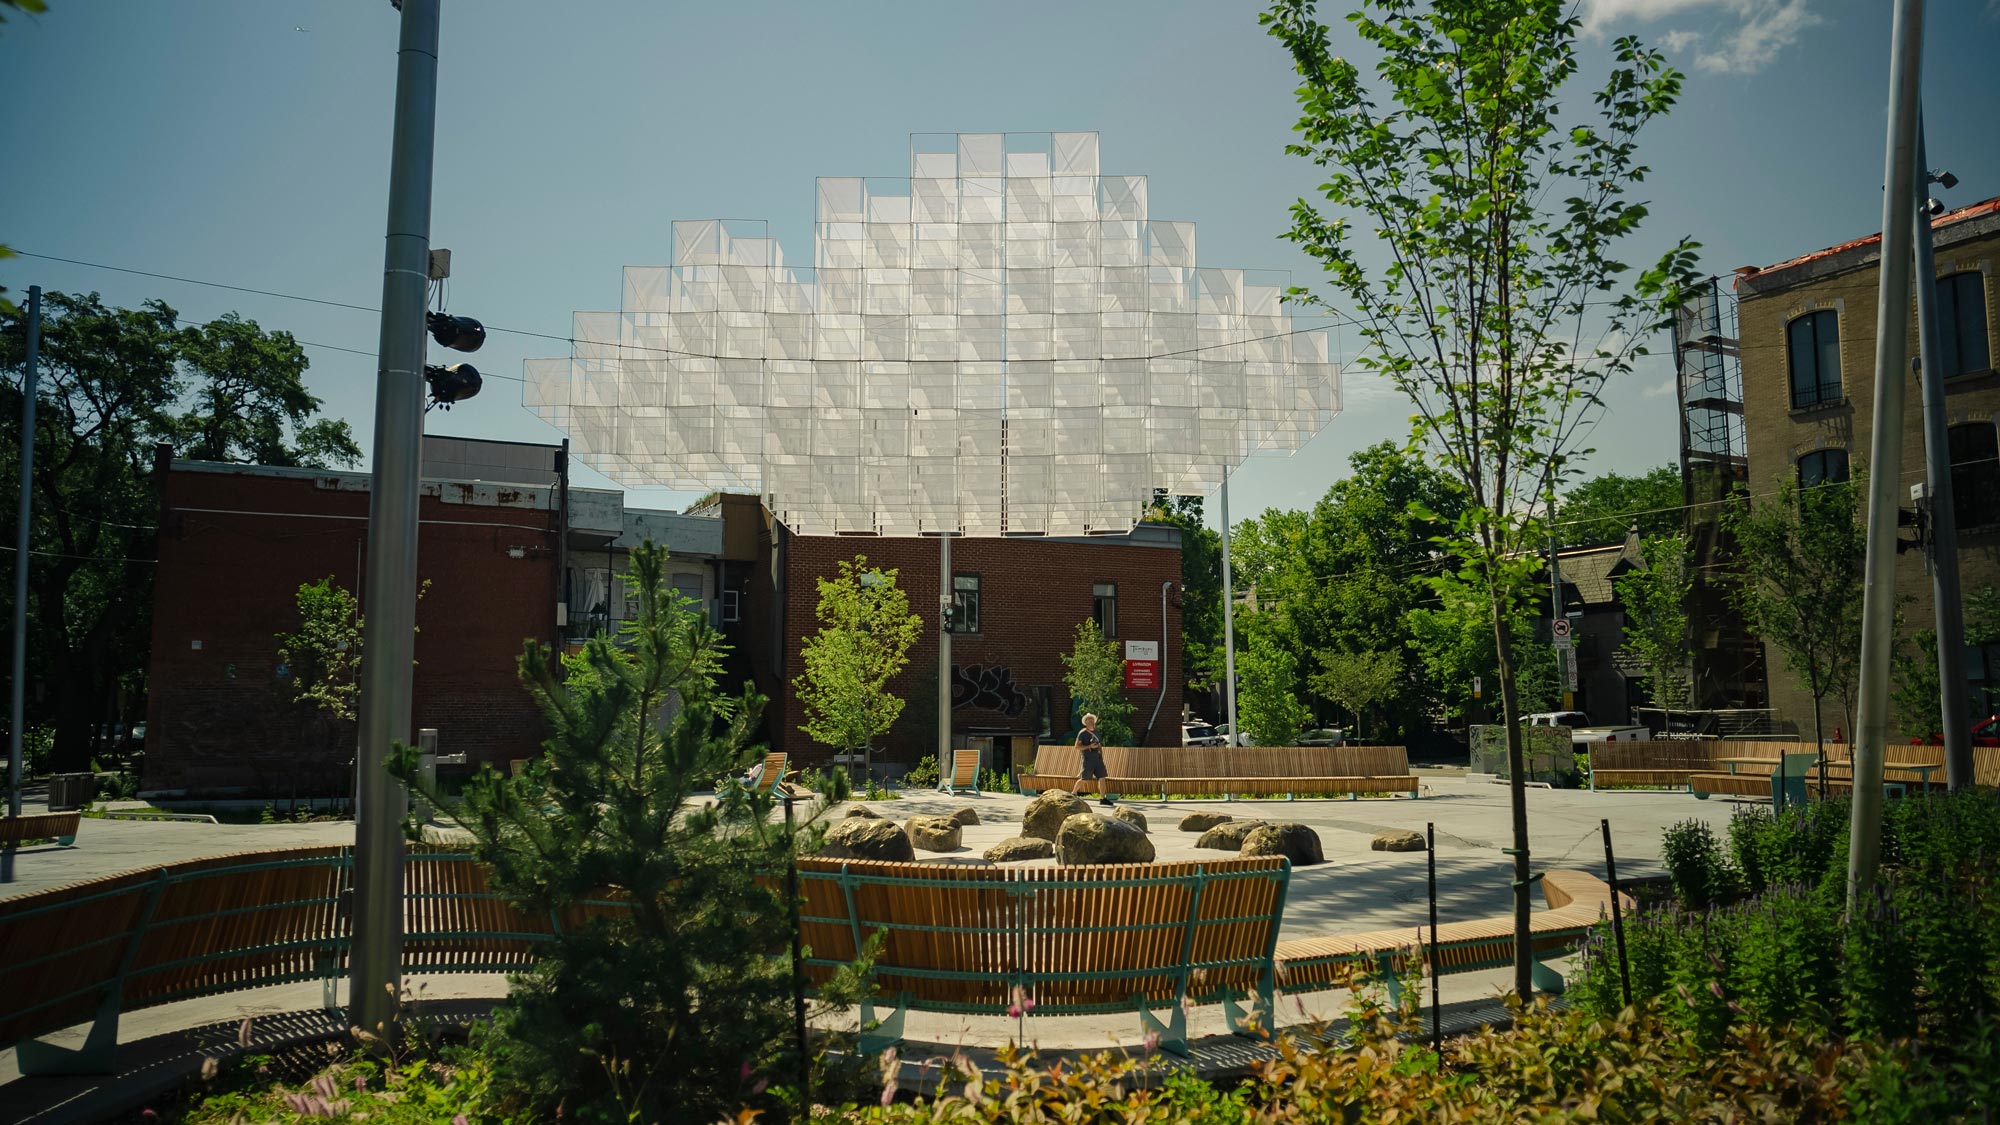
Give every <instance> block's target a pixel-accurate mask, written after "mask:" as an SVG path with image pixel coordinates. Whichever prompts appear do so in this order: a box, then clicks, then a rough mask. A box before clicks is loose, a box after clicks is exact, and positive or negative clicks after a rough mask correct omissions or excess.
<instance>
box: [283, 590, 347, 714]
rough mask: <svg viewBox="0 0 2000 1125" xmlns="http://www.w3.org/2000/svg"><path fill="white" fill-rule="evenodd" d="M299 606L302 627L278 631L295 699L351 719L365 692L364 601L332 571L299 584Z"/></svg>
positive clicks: (315, 708) (322, 711)
mask: <svg viewBox="0 0 2000 1125" xmlns="http://www.w3.org/2000/svg"><path fill="white" fill-rule="evenodd" d="M298 606H299V627H298V629H297V631H295V632H291V633H280V634H278V660H279V661H280V662H282V663H283V664H284V665H285V667H286V668H287V670H288V671H289V672H290V676H289V678H288V679H287V680H286V684H287V692H288V694H289V696H290V697H291V701H292V702H293V703H295V704H299V705H301V706H303V707H306V708H309V709H310V710H313V711H316V712H320V713H323V714H324V715H326V716H327V717H328V718H331V719H336V720H340V721H344V722H350V723H351V722H353V721H354V719H355V703H356V701H357V700H358V699H359V698H360V695H361V603H360V601H359V600H357V599H356V598H355V596H354V595H353V593H351V592H350V591H349V590H348V589H347V587H345V586H342V585H341V584H340V583H338V582H336V581H334V580H333V576H332V575H328V576H327V577H325V578H322V579H320V580H319V581H318V582H304V583H301V584H300V585H299V593H298Z"/></svg>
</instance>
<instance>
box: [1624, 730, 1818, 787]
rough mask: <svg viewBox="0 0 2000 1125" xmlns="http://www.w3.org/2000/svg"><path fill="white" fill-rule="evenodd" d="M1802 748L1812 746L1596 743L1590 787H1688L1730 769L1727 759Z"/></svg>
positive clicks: (1738, 742) (1773, 754)
mask: <svg viewBox="0 0 2000 1125" xmlns="http://www.w3.org/2000/svg"><path fill="white" fill-rule="evenodd" d="M1802 749H1811V747H1809V746H1806V745H1804V744H1802V743H1799V742H1774V741H1749V740H1730V741H1717V742H1698V741H1692V740H1678V739H1654V740H1650V741H1642V742H1604V743H1594V744H1592V745H1591V747H1590V787H1591V788H1592V789H1598V788H1601V787H1603V786H1607V785H1648V786H1660V787H1662V788H1669V789H1688V788H1690V787H1691V783H1692V778H1693V777H1694V776H1695V775H1696V774H1714V773H1723V772H1726V771H1725V770H1724V769H1723V767H1722V766H1721V765H1719V764H1718V763H1719V762H1720V760H1721V759H1723V758H1742V757H1779V756H1781V755H1783V754H1786V753H1788V752H1790V753H1797V752H1798V751H1800V750H1802ZM1767 772H1768V771H1767Z"/></svg>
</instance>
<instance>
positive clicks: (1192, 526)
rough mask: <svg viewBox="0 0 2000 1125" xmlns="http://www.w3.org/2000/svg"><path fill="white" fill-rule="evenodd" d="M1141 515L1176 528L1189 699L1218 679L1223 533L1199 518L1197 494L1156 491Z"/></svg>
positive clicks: (1184, 668) (1183, 657)
mask: <svg viewBox="0 0 2000 1125" xmlns="http://www.w3.org/2000/svg"><path fill="white" fill-rule="evenodd" d="M1146 518H1147V519H1150V520H1154V521H1157V522H1160V523H1170V524H1172V525H1174V526H1175V527H1178V528H1180V529H1181V591H1180V610H1181V673H1182V676H1183V679H1184V681H1185V684H1186V690H1185V691H1184V693H1183V694H1184V696H1185V697H1187V698H1189V699H1192V698H1193V697H1194V696H1196V695H1197V694H1201V693H1206V692H1209V691H1211V690H1213V689H1214V688H1215V687H1216V686H1218V685H1219V684H1221V682H1222V664H1223V659H1222V536H1221V534H1220V533H1219V532H1217V531H1215V530H1214V529H1213V528H1211V527H1209V526H1208V525H1207V524H1206V523H1204V522H1203V520H1202V502H1201V497H1199V496H1175V497H1169V496H1168V495H1167V494H1166V493H1165V492H1164V491H1162V492H1158V493H1155V495H1154V497H1153V510H1152V511H1151V512H1149V513H1148V514H1147V517H1146Z"/></svg>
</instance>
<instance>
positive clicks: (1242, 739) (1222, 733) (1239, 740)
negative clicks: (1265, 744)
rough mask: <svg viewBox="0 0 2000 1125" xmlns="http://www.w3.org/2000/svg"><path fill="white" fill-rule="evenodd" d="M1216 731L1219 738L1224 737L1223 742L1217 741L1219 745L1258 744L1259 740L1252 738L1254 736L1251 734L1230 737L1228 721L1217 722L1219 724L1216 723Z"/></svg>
mask: <svg viewBox="0 0 2000 1125" xmlns="http://www.w3.org/2000/svg"><path fill="white" fill-rule="evenodd" d="M1215 733H1216V736H1217V737H1219V738H1221V739H1222V741H1221V742H1219V743H1217V745H1219V746H1232V745H1233V746H1255V745H1257V740H1256V739H1254V738H1252V737H1250V736H1249V735H1248V734H1239V735H1237V736H1236V737H1235V738H1234V739H1232V738H1230V737H1229V724H1228V723H1217V724H1216V727H1215Z"/></svg>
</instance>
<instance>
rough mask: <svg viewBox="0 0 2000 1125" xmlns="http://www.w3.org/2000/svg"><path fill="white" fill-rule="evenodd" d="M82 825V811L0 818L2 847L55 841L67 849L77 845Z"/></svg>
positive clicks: (0, 842) (0, 843)
mask: <svg viewBox="0 0 2000 1125" xmlns="http://www.w3.org/2000/svg"><path fill="white" fill-rule="evenodd" d="M82 825H83V813H82V812H81V811H78V812H57V813H24V814H22V815H20V816H0V847H6V848H14V847H19V846H20V845H22V844H25V843H27V842H28V841H29V840H54V841H55V842H56V843H57V844H59V845H61V846H62V847H65V848H67V847H69V846H71V845H72V844H75V843H76V830H77V829H78V828H79V827H81V826H82Z"/></svg>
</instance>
